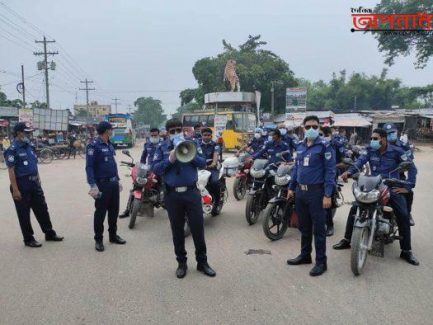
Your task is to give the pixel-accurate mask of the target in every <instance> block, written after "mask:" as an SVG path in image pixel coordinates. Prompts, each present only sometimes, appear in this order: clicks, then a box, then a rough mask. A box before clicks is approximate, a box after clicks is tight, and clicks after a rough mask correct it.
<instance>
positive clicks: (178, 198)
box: [153, 119, 216, 279]
mask: <svg viewBox="0 0 433 325" xmlns="http://www.w3.org/2000/svg"><path fill="white" fill-rule="evenodd" d="M166 130H167V132H168V135H169V138H168V139H167V140H166V141H164V142H162V143H160V145H159V146H158V148H157V150H156V153H155V157H154V160H153V170H154V172H155V173H156V174H157V175H158V176H160V177H162V178H163V181H164V184H165V187H166V192H167V194H166V196H165V206H166V208H167V212H168V218H169V219H170V225H171V232H172V235H173V244H174V252H175V254H176V259H177V262H178V263H179V265H178V268H177V270H176V276H177V277H178V278H179V279H180V278H183V277H185V275H186V272H187V269H188V267H187V252H186V250H185V237H184V225H185V219H187V220H188V224H189V226H190V228H191V234H192V237H193V240H194V246H195V255H196V261H197V270H198V271H200V272H203V273H204V274H206V275H208V276H215V275H216V272H215V271H214V270H213V269H212V268H211V267H210V266H209V264H208V262H207V255H206V242H205V237H204V224H203V210H202V204H201V195H200V192H199V190H198V189H197V180H198V172H197V169H198V168H204V167H205V166H206V160H205V159H204V158H203V157H201V156H200V155H196V156H195V157H194V159H193V160H192V161H190V162H188V163H181V162H180V161H178V160H177V157H176V153H175V145H176V144H177V143H178V142H179V141H181V140H182V138H181V137H182V122H181V121H180V120H178V119H171V120H168V121H167V123H166Z"/></svg>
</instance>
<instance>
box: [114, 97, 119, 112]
mask: <svg viewBox="0 0 433 325" xmlns="http://www.w3.org/2000/svg"><path fill="white" fill-rule="evenodd" d="M113 100H114V109H115V112H116V114H117V104H120V103H119V100H120V99H119V98H117V97H116V98H113Z"/></svg>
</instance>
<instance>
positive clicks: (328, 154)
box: [325, 152, 332, 160]
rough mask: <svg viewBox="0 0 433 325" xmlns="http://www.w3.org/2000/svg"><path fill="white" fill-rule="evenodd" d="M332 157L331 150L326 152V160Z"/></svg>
mask: <svg viewBox="0 0 433 325" xmlns="http://www.w3.org/2000/svg"><path fill="white" fill-rule="evenodd" d="M331 158H332V153H330V152H325V159H326V160H329V159H331Z"/></svg>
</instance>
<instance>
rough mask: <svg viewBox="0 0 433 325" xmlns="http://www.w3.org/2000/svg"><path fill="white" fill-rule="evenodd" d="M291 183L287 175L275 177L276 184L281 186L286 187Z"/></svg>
mask: <svg viewBox="0 0 433 325" xmlns="http://www.w3.org/2000/svg"><path fill="white" fill-rule="evenodd" d="M289 181H290V176H288V175H285V176H275V184H276V185H279V186H284V185H287V184H289Z"/></svg>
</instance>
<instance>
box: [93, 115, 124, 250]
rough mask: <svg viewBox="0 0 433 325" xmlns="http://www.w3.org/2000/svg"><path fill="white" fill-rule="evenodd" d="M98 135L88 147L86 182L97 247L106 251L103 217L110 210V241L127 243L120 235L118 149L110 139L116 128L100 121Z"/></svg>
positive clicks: (97, 129)
mask: <svg viewBox="0 0 433 325" xmlns="http://www.w3.org/2000/svg"><path fill="white" fill-rule="evenodd" d="M96 131H97V132H98V135H99V136H98V137H97V138H96V139H95V140H93V141H92V142H91V143H90V144H89V145H88V146H87V151H86V174H87V183H88V184H89V185H90V192H89V195H90V196H92V197H93V198H94V199H95V208H96V210H95V214H94V219H93V222H94V231H95V237H94V238H95V249H96V250H97V251H98V252H102V251H104V249H105V248H104V244H103V234H104V220H105V215H106V214H107V212H108V233H109V235H110V236H109V238H110V243H114V244H120V245H123V244H125V243H126V241H125V240H123V239H122V238H121V237H120V236H119V235H117V216H118V214H119V196H120V195H119V192H120V191H121V190H122V186H121V184H120V183H119V174H118V171H117V164H116V160H115V159H114V156H115V155H116V152H115V150H114V147H113V145H112V144H111V142H110V138H111V136H112V134H113V128H112V126H111V124H110V123H108V122H105V121H103V122H100V123H99V124H98V126H97V128H96Z"/></svg>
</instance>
